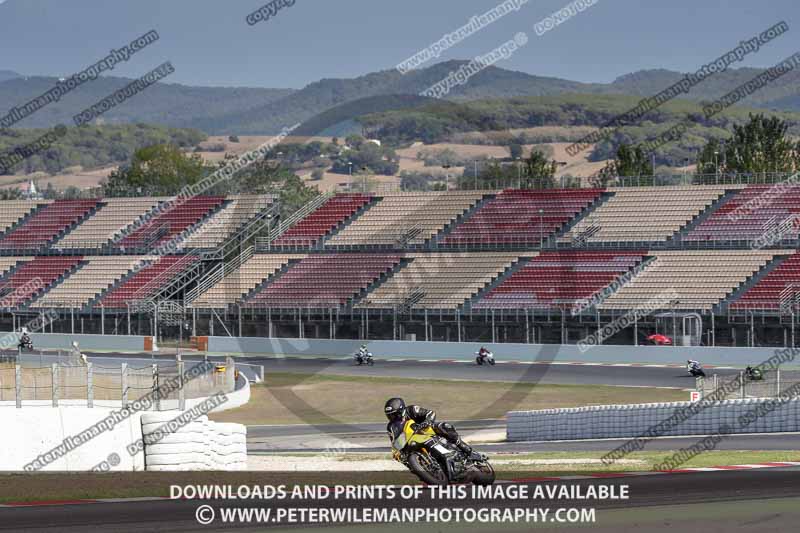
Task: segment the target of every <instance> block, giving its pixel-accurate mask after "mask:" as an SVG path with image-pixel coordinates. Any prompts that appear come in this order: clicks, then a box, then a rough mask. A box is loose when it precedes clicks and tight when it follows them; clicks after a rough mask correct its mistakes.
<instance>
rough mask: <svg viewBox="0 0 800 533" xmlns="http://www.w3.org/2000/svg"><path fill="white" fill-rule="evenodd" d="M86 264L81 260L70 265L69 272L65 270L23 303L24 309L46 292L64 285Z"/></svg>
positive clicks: (84, 260) (87, 262) (85, 261)
mask: <svg viewBox="0 0 800 533" xmlns="http://www.w3.org/2000/svg"><path fill="white" fill-rule="evenodd" d="M88 264H89V261H88V260H87V259H85V258H84V259H81V260H80V261H78V262H77V263H75V264H74V265H72V266H71V267H70V268H69V270H67V271H66V272H64V273H63V274H61V276H60V277H58V278H56V279H55V280H53V281H52V282H51V283H50V284H49V285H45V286H44V288H43V289H42V290H41V291H39V292H37V293H36V294H34V295H33V297H32V298H30V299H29V300H28V301H27V302H25V305H24V307H30V305H31V304H32V303H34V302H36V301H37V300H38V299H39V298H41V297H43V296H44V295H45V294H47V293H48V292H50V291H52V290H53V289H55V288H56V287H58V286H59V285H61V284H62V283H64V282H65V281H66V280H67V279H68V278H69V277H70V276H72V275H73V274H74V273H75V272H77V271H78V270H80V269H81V268H83V267H85V266H86V265H88Z"/></svg>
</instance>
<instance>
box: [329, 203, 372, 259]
mask: <svg viewBox="0 0 800 533" xmlns="http://www.w3.org/2000/svg"><path fill="white" fill-rule="evenodd" d="M380 201H381V198H380V197H379V196H373V197H372V198H370V200H369V201H368V202H367V203H365V204H364V205H362V206H361V207H359V208H358V209H357V210H356V211H355V212H354V213H353V214H352V215H350V216H349V217H347V218H345V219H344V220H343V221H341V222H340V223H339V225H338V226H336V227H335V228H333V229H332V230H331V231H329V232H328V233H327V234H325V235H323V237H322V239H321V240H320V243H319V244H320V247H322V248H326V247H330V248H335V246H331V245H329V244H328V241H329V240H330V239H331V238H332V237H333V236H334V235H337V234H339V233H341V232H342V231H344V230H345V228H347V226H349V225H350V224H352V223H353V222H355V221H356V220H357V219H358V218H359V217H360V216H361V215H363V214H364V213H366V212H367V211H369V210H370V209H372V208H373V207H374V206H375V205H377V204H378V203H379V202H380Z"/></svg>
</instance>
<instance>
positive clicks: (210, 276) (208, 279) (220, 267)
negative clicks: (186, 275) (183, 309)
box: [184, 245, 255, 305]
mask: <svg viewBox="0 0 800 533" xmlns="http://www.w3.org/2000/svg"><path fill="white" fill-rule="evenodd" d="M254 252H255V247H254V246H252V245H251V246H249V247H247V248H246V249H245V250H243V251H242V252H241V253H239V254H236V255H234V256H233V257H232V258H230V259H228V257H226V258H225V259H224V260H223V261H221V262H219V263H216V264H215V265H214V266H212V267H211V268H209V269H208V270H206V272H205V273H204V274H203V275H202V276H201V277H200V278H199V279H198V280H197V283H196V284H195V286H194V287H192V288H191V289H190V290H188V291H186V293H185V295H184V303H185V304H186V305H189V304H191V303H192V302H193V301H195V300H196V299H197V297H198V296H200V295H201V294H203V293H204V292H206V291H207V290H208V289H210V288H211V287H213V286H214V285H216V284H217V283H219V282H220V281H221V280H222V278H224V277H225V276H228V275H229V274H231V273H232V272H235V271H236V270H237V269H238V268H239V267H241V266H242V265H243V264H244V263H246V262H247V260H248V259H250V258H251V257H253V253H254Z"/></svg>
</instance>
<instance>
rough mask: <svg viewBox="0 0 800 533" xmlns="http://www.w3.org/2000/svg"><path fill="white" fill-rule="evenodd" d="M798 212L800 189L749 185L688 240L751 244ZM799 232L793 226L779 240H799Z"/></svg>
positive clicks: (713, 214)
mask: <svg viewBox="0 0 800 533" xmlns="http://www.w3.org/2000/svg"><path fill="white" fill-rule="evenodd" d="M798 213H800V186H790V187H784V188H781V189H780V190H776V189H773V188H772V187H771V186H769V185H748V186H747V187H744V188H743V189H741V190H740V191H739V192H738V194H736V195H735V196H733V197H732V198H731V199H730V200H728V201H727V202H725V204H724V205H722V206H721V207H720V208H719V209H718V210H716V211H715V212H714V213H712V214H711V215H710V216H709V217H708V218H707V219H706V220H704V221H703V222H702V223H701V224H700V225H698V226H697V227H696V228H695V229H694V230H693V231H691V232H690V233H689V234H688V235H687V236H686V240H688V241H695V242H717V241H728V242H731V241H733V242H736V241H745V242H751V241H754V240H756V239H759V238H761V237H762V236H763V235H764V234H765V233H768V232H770V231H774V230H775V228H776V226H778V225H780V224H781V223H782V222H783V221H785V220H787V219H789V218H790V217H796V216H797V214H798ZM798 231H800V228H799V227H798V225H797V224H796V223H790V224H788V225H787V226H786V227H785V228H784V230H783V232H784V233H785V235H782V238H781V239H779V240H785V239H786V240H797V237H798Z"/></svg>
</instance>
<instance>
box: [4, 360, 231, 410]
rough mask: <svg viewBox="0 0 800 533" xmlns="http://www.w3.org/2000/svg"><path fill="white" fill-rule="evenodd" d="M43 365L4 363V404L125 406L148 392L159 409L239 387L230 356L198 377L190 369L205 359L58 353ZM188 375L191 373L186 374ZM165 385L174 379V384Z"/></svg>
mask: <svg viewBox="0 0 800 533" xmlns="http://www.w3.org/2000/svg"><path fill="white" fill-rule="evenodd" d="M57 357H58V360H57V361H55V362H52V363H50V362H49V361H48V362H47V363H45V364H38V362H37V361H35V360H33V361H31V360H28V361H25V362H22V361H10V360H9V358H8V357H6V360H5V362H0V408H2V407H3V406H12V405H15V406H16V407H17V408H21V407H23V406H25V407H32V406H52V407H58V406H59V405H70V406H86V407H94V406H95V404H97V406H121V407H127V406H128V405H129V404H131V403H133V402H136V401H137V400H140V399H142V398H144V397H146V396H147V397H149V398H150V399H152V409H153V410H156V411H163V410H171V409H184V408H185V401H186V399H191V398H206V397H209V396H212V395H214V394H216V393H218V392H223V393H230V392H233V390H234V388H235V376H236V367H235V363H234V361H233V359H232V358H230V357H228V358H226V360H225V361H224V362H219V363H214V365H213V368H212V369H211V371H210V372H202V373H199V375H197V376H194V375H193V374H192V373H191V371H190V370H191V368H192V367H193V366H195V365H199V364H202V363H198V362H194V361H191V362H188V361H187V362H185V361H181V360H176V361H158V362H153V363H152V364H145V363H144V362H142V363H136V364H128V363H125V362H122V363H120V364H118V365H114V364H108V363H105V364H95V363H92V362H91V361H88V362H87V363H83V362H82V361H81V360H80V359H79V358H75V357H71V356H63V355H59V356H57ZM187 375H192V377H191V379H187V378H186V376H187ZM167 384H175V386H174V387H172V386H168V387H165V385H167Z"/></svg>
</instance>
